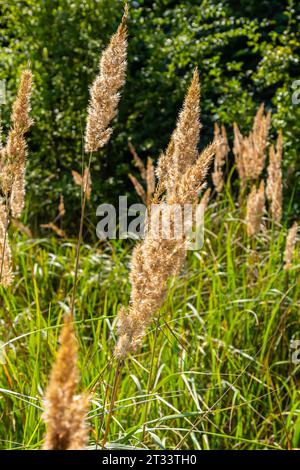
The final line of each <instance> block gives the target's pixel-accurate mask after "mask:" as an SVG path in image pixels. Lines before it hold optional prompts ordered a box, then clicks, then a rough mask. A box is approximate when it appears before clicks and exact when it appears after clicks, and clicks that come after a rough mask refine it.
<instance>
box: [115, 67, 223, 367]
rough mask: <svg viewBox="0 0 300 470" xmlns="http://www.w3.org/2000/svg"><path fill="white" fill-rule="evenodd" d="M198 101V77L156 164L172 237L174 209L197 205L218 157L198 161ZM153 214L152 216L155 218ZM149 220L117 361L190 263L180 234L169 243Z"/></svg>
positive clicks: (157, 197)
mask: <svg viewBox="0 0 300 470" xmlns="http://www.w3.org/2000/svg"><path fill="white" fill-rule="evenodd" d="M199 96H200V88H199V80H198V76H197V72H196V71H195V72H194V76H193V80H192V83H191V86H190V88H189V90H188V93H187V96H186V98H185V100H184V106H183V109H182V111H181V112H180V114H179V118H178V122H177V126H176V129H175V131H174V132H173V134H172V137H171V141H170V143H169V145H168V148H167V151H166V152H165V153H164V154H162V155H161V157H160V159H159V162H158V170H157V176H158V178H159V180H160V181H159V182H158V185H157V188H156V191H155V193H154V197H153V199H154V202H155V204H156V206H157V207H158V208H159V209H162V208H163V207H164V206H165V205H167V208H168V209H169V211H170V226H171V232H172V233H173V234H174V227H175V222H176V219H175V217H176V208H177V209H178V207H179V209H181V210H182V209H183V207H184V204H191V205H192V206H194V205H195V204H197V201H198V195H199V191H200V190H202V189H203V188H204V180H205V177H206V175H207V172H208V169H209V167H210V164H211V162H212V159H213V156H214V154H215V151H216V145H217V144H216V143H214V144H212V145H210V146H209V147H208V148H207V149H205V150H204V151H203V152H202V153H201V154H200V156H198V152H197V145H198V140H199V127H200V126H199ZM189 124H190V126H189ZM197 156H198V158H197ZM152 208H153V206H151V210H150V213H148V215H151V212H152ZM181 213H182V212H181ZM149 219H151V218H150V217H149V218H148V224H147V230H146V233H145V238H144V240H143V241H142V242H140V243H139V244H138V245H137V246H136V248H135V249H134V251H133V255H132V260H131V269H130V282H131V296H130V303H129V307H128V309H126V308H124V307H122V308H121V309H120V311H119V313H118V334H119V338H118V342H117V345H116V348H115V355H116V356H117V357H118V358H119V359H121V358H125V357H126V355H127V354H128V353H129V352H130V351H134V350H136V349H137V348H138V347H139V346H140V345H141V342H142V338H143V336H144V334H145V331H146V329H147V327H148V326H149V325H150V323H151V322H152V320H153V317H154V315H155V313H156V312H157V311H158V309H159V308H160V307H161V306H162V304H163V302H164V300H165V298H166V294H167V285H168V280H169V279H170V277H172V276H176V275H178V273H179V271H180V269H181V267H182V264H183V262H184V260H185V257H186V250H187V243H188V240H187V237H186V233H185V232H182V234H181V236H179V237H176V236H170V237H165V236H164V233H163V230H162V229H161V227H160V226H159V228H158V230H157V232H155V231H153V230H151V229H152V227H151V223H152V220H151V223H150V222H149Z"/></svg>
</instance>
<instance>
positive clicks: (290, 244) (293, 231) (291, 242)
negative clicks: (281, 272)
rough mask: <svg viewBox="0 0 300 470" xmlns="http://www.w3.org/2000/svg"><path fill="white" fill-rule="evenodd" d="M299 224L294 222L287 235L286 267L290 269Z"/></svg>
mask: <svg viewBox="0 0 300 470" xmlns="http://www.w3.org/2000/svg"><path fill="white" fill-rule="evenodd" d="M297 232H298V224H297V222H294V224H293V225H292V227H291V228H290V229H289V231H288V234H287V237H286V245H285V252H284V269H285V271H289V270H290V269H291V267H292V265H293V256H294V248H295V244H296V240H297Z"/></svg>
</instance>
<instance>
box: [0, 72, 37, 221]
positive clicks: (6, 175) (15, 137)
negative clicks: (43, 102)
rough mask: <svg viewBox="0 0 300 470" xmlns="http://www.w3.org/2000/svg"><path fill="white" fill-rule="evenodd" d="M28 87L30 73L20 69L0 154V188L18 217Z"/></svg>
mask: <svg viewBox="0 0 300 470" xmlns="http://www.w3.org/2000/svg"><path fill="white" fill-rule="evenodd" d="M31 88H32V73H31V72H30V70H25V71H23V72H22V75H21V81H20V85H19V89H18V93H17V97H16V100H15V102H14V104H13V109H12V115H11V122H12V127H11V129H10V131H9V134H8V137H7V143H6V145H5V147H4V148H2V149H1V154H0V189H1V192H2V195H3V197H4V198H5V200H6V205H7V207H9V212H11V213H12V215H13V217H16V218H18V217H20V215H21V212H22V210H23V207H24V197H25V161H26V141H25V134H26V132H27V131H28V130H29V128H30V126H31V124H32V119H31V118H30V116H29V112H30V109H31V108H30V95H31Z"/></svg>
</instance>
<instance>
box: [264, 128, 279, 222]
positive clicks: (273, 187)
mask: <svg viewBox="0 0 300 470" xmlns="http://www.w3.org/2000/svg"><path fill="white" fill-rule="evenodd" d="M282 147H283V141H282V132H281V131H280V132H279V133H278V138H277V144H276V151H275V148H274V146H273V145H272V146H271V147H270V161H269V166H268V180H267V189H266V194H267V198H268V200H269V202H270V212H271V216H272V219H273V220H274V221H275V222H280V220H281V216H282V170H281V161H282Z"/></svg>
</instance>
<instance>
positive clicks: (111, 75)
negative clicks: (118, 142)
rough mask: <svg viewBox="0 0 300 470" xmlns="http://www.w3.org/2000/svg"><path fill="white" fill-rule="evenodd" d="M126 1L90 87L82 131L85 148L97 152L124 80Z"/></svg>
mask: <svg viewBox="0 0 300 470" xmlns="http://www.w3.org/2000/svg"><path fill="white" fill-rule="evenodd" d="M127 15H128V5H127V4H126V5H125V11H124V15H123V18H122V21H121V24H120V26H119V27H118V30H117V32H116V33H115V34H114V35H113V36H112V37H111V40H110V43H109V45H108V46H107V48H106V49H105V50H104V51H103V52H102V55H101V58H100V62H99V74H98V75H97V77H96V79H95V81H94V83H93V85H92V87H91V89H90V103H89V107H88V117H87V125H86V133H85V151H86V152H96V151H97V150H99V149H100V148H102V147H104V145H105V144H107V142H108V141H109V138H110V136H111V134H112V131H113V130H112V128H111V127H110V122H111V121H112V119H113V118H114V117H115V116H116V114H117V106H118V103H119V100H120V93H119V91H120V89H121V87H122V86H123V85H124V83H125V74H126V66H127V62H126V55H127V32H126V19H127Z"/></svg>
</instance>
